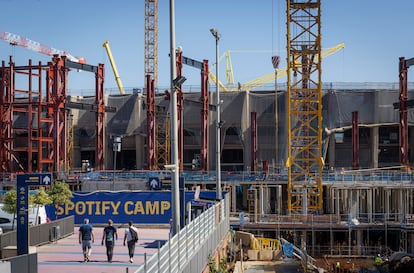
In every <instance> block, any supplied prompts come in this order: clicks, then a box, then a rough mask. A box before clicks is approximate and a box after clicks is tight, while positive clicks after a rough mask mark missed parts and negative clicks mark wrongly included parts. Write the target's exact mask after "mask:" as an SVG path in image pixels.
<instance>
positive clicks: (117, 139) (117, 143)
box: [112, 136, 122, 191]
mask: <svg viewBox="0 0 414 273" xmlns="http://www.w3.org/2000/svg"><path fill="white" fill-rule="evenodd" d="M121 142H122V140H121V137H119V136H117V137H114V143H113V146H112V149H113V151H114V173H113V177H112V178H113V180H112V190H113V191H114V190H115V172H116V153H117V152H121Z"/></svg>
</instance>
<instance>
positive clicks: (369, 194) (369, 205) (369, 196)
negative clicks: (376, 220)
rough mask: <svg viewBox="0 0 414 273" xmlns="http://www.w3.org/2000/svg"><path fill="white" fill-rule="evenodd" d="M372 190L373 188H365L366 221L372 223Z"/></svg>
mask: <svg viewBox="0 0 414 273" xmlns="http://www.w3.org/2000/svg"><path fill="white" fill-rule="evenodd" d="M372 191H373V189H368V190H367V214H368V221H369V223H372V204H373V202H372V201H373V200H372V198H373V197H372V196H373V195H372Z"/></svg>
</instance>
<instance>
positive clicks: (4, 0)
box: [0, 0, 414, 92]
mask: <svg viewBox="0 0 414 273" xmlns="http://www.w3.org/2000/svg"><path fill="white" fill-rule="evenodd" d="M285 3H286V1H285V0H256V1H247V0H209V1H197V0H176V1H175V15H176V18H175V19H176V20H175V26H176V45H177V46H181V47H182V48H183V54H184V55H185V56H187V57H190V58H192V59H196V60H203V59H207V60H209V63H210V64H213V63H214V61H215V40H214V38H213V37H212V35H211V33H210V31H209V29H210V28H217V29H218V30H219V32H220V33H221V40H220V55H221V54H222V53H223V52H224V51H225V50H234V51H236V50H240V51H245V52H233V53H231V57H232V64H233V72H234V76H235V81H236V82H241V83H243V82H246V81H249V80H252V79H255V78H257V77H260V76H262V75H264V74H267V73H270V72H272V71H273V67H272V64H271V61H270V58H271V56H272V55H280V56H281V57H282V59H281V67H284V66H286V53H285V52H286V36H285V30H286V11H285ZM0 4H1V8H2V11H3V12H2V19H1V24H0V29H1V30H4V31H7V32H11V33H15V34H19V35H22V36H24V37H27V38H30V39H32V40H34V41H37V42H40V43H42V44H46V45H49V46H51V47H54V48H57V49H61V50H65V51H68V52H69V53H71V54H72V55H74V56H81V57H84V58H85V59H86V60H87V62H88V63H89V64H92V65H97V64H98V63H104V64H105V67H106V72H105V73H106V81H105V87H106V88H114V89H116V82H115V79H114V76H113V73H112V70H111V68H110V63H109V60H108V58H107V56H106V52H105V49H104V48H103V47H102V43H103V42H104V41H106V40H108V41H109V42H110V46H111V50H112V53H113V56H114V58H115V61H116V65H117V68H118V72H119V74H120V78H121V81H122V83H123V85H124V87H125V88H132V87H137V88H141V87H143V85H144V0H141V1H139V0H123V1H109V0H100V1H98V0H70V1H69V0H66V1H63V0H61V1H58V0H19V1H18V0H0ZM158 5H159V37H158V40H159V49H158V63H159V69H158V73H159V80H158V85H159V87H160V88H163V87H165V88H168V86H169V77H170V61H169V56H168V55H169V43H170V35H169V30H170V26H169V1H168V0H159V3H158ZM412 10H414V1H412V0H394V1H392V2H390V1H385V0H382V1H381V0H380V1H374V0H364V1H361V0H347V1H338V0H337V1H335V0H322V46H323V48H329V47H332V46H334V45H336V44H339V43H341V42H344V43H345V49H343V50H341V51H340V52H337V53H336V54H334V55H331V56H329V57H327V58H326V59H324V61H323V66H322V78H323V81H324V82H398V58H399V57H400V56H404V57H406V58H407V59H408V58H411V57H414V35H413V25H414V21H413V20H412V19H411V17H412ZM249 51H262V52H249ZM10 55H13V57H14V60H15V63H16V65H26V64H27V63H28V59H32V60H33V61H35V62H38V61H42V62H47V61H49V60H50V58H49V57H48V56H43V55H41V54H38V53H35V52H31V51H29V50H27V49H25V48H20V47H12V46H10V45H9V44H8V43H7V42H4V41H0V57H1V60H6V61H7V60H8V56H10ZM213 71H214V70H213ZM220 71H221V73H220V78H221V79H222V80H224V77H225V61H224V59H223V61H222V62H221V63H220ZM183 74H184V76H186V77H187V81H186V83H185V85H193V86H199V85H200V74H199V71H197V70H195V69H193V68H190V67H184V69H183ZM69 77H70V81H69V89H70V90H82V89H85V90H88V89H92V88H93V87H94V79H93V76H92V75H88V73H86V72H80V73H78V72H71V73H70V76H69ZM413 79H414V75H413ZM409 80H410V74H409ZM280 81H281V82H284V81H286V79H280ZM114 92H115V91H114Z"/></svg>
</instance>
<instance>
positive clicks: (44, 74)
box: [0, 55, 105, 173]
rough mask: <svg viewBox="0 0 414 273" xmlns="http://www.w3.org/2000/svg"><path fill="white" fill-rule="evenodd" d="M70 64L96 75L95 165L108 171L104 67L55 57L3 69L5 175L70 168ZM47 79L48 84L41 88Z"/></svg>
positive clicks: (0, 100)
mask: <svg viewBox="0 0 414 273" xmlns="http://www.w3.org/2000/svg"><path fill="white" fill-rule="evenodd" d="M70 68H75V69H78V70H86V71H90V72H94V73H95V76H96V85H95V87H96V94H95V95H96V101H95V106H94V107H96V108H95V109H96V149H95V151H96V152H95V168H96V169H98V170H101V169H104V112H105V105H104V85H103V83H104V65H103V64H99V65H98V66H97V67H96V66H91V65H86V64H80V63H75V62H72V61H69V60H67V59H66V57H59V56H58V55H55V56H54V57H53V58H52V61H51V62H48V63H47V65H44V64H42V63H41V62H39V63H38V64H36V65H34V64H32V61H31V60H29V62H28V65H27V66H15V64H14V62H13V59H12V57H10V60H9V63H8V65H6V63H5V61H2V65H1V70H0V78H1V81H0V145H1V147H2V149H1V150H0V165H1V171H0V172H2V173H16V172H29V173H30V172H45V171H47V172H54V173H61V172H66V171H67V167H68V166H67V160H68V155H67V151H66V145H67V136H66V130H67V126H66V122H67V100H66V97H67V90H68V88H67V82H68V72H69V69H70ZM43 83H46V84H45V86H43Z"/></svg>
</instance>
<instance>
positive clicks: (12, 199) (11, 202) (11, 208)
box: [3, 190, 17, 229]
mask: <svg viewBox="0 0 414 273" xmlns="http://www.w3.org/2000/svg"><path fill="white" fill-rule="evenodd" d="M16 202H17V192H16V190H11V191H8V192H6V194H5V195H4V198H3V204H4V205H3V210H4V211H5V212H7V213H10V214H13V219H15V218H16V208H17V204H16ZM12 229H14V221H13V223H12Z"/></svg>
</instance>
